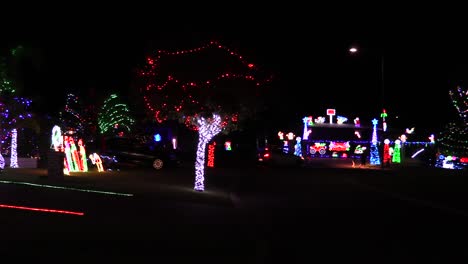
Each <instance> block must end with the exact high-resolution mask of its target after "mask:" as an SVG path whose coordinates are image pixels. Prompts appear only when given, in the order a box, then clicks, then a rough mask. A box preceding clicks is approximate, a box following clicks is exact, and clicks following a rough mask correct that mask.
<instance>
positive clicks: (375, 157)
mask: <svg viewBox="0 0 468 264" xmlns="http://www.w3.org/2000/svg"><path fill="white" fill-rule="evenodd" d="M378 123H379V121H378V120H377V119H375V118H374V119H373V120H372V125H373V130H372V142H371V146H370V164H371V165H380V156H379V149H378V146H377V143H378V141H377V124H378Z"/></svg>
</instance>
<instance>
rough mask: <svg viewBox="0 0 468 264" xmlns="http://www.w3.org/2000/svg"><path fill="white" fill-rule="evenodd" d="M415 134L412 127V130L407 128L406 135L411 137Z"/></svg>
mask: <svg viewBox="0 0 468 264" xmlns="http://www.w3.org/2000/svg"><path fill="white" fill-rule="evenodd" d="M413 132H414V127H412V128H411V129H409V128H406V134H408V135H411V134H413Z"/></svg>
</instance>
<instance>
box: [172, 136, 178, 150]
mask: <svg viewBox="0 0 468 264" xmlns="http://www.w3.org/2000/svg"><path fill="white" fill-rule="evenodd" d="M172 148H173V149H177V138H172Z"/></svg>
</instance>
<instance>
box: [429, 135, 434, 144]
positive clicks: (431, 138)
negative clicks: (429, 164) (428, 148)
mask: <svg viewBox="0 0 468 264" xmlns="http://www.w3.org/2000/svg"><path fill="white" fill-rule="evenodd" d="M427 138H428V139H429V141H430V142H431V143H435V136H434V134H431V135H430V136H429V137H427Z"/></svg>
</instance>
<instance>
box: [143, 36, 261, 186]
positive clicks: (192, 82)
mask: <svg viewBox="0 0 468 264" xmlns="http://www.w3.org/2000/svg"><path fill="white" fill-rule="evenodd" d="M146 62H147V63H146V65H145V66H144V67H142V68H141V69H140V70H139V71H138V75H139V77H140V78H139V79H140V81H141V83H140V87H141V92H142V94H143V97H144V104H145V107H146V109H147V111H148V112H149V113H150V114H151V115H152V116H153V117H154V119H155V120H156V121H157V122H159V123H161V122H164V121H166V120H168V119H173V120H174V119H177V120H179V121H180V122H182V123H184V124H185V125H186V126H187V127H189V128H191V129H193V130H195V131H197V132H198V147H197V152H196V162H195V187H194V189H195V190H196V191H203V190H204V170H205V155H206V153H205V152H206V145H207V144H208V143H209V142H210V141H211V140H212V139H213V137H215V136H216V135H217V134H219V133H220V132H221V131H224V132H228V131H231V130H234V129H238V128H239V126H240V125H241V124H243V122H244V121H246V120H248V119H251V118H252V117H254V116H255V115H256V114H258V106H260V105H261V100H260V99H261V98H260V94H261V93H262V90H263V89H264V88H265V84H266V83H268V82H269V81H270V79H269V78H265V77H261V75H262V74H261V73H260V72H259V71H258V67H256V66H255V65H254V64H252V63H249V62H248V61H247V60H246V59H245V58H244V57H242V56H241V55H239V54H238V53H237V52H236V51H234V50H232V49H230V48H228V47H226V46H224V45H221V44H220V43H219V42H217V41H211V42H209V43H207V44H206V45H203V46H201V47H197V48H192V49H186V50H179V51H165V50H159V51H158V52H157V53H156V54H155V55H153V56H148V57H147V60H146Z"/></svg>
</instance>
